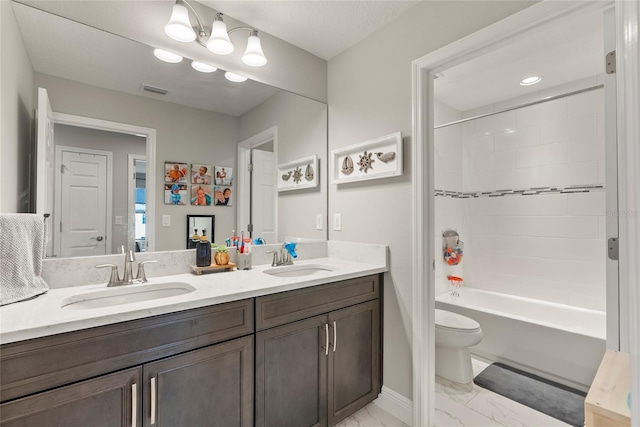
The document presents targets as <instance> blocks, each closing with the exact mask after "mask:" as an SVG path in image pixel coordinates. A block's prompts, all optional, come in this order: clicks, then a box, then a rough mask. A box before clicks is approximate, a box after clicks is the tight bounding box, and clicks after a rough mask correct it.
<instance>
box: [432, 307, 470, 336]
mask: <svg viewBox="0 0 640 427" xmlns="http://www.w3.org/2000/svg"><path fill="white" fill-rule="evenodd" d="M436 327H437V328H445V329H456V330H464V331H477V330H478V329H480V324H479V323H478V322H476V321H475V320H473V319H469V318H468V317H466V316H463V315H462V314H458V313H453V312H451V311H446V310H440V309H437V308H436Z"/></svg>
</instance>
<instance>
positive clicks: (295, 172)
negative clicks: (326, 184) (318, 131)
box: [276, 154, 318, 192]
mask: <svg viewBox="0 0 640 427" xmlns="http://www.w3.org/2000/svg"><path fill="white" fill-rule="evenodd" d="M276 179H277V182H278V191H279V192H280V191H291V190H300V189H302V188H313V187H317V186H318V156H317V155H315V154H314V155H313V156H308V157H303V158H301V159H297V160H293V161H291V162H287V163H282V164H279V165H278V171H277V176H276Z"/></svg>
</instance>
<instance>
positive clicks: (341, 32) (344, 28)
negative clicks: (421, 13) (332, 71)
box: [198, 0, 419, 60]
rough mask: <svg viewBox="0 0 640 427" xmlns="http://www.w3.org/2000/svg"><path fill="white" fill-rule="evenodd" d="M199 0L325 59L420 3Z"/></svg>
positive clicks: (339, 0) (313, 0)
mask: <svg viewBox="0 0 640 427" xmlns="http://www.w3.org/2000/svg"><path fill="white" fill-rule="evenodd" d="M198 1H199V2H200V3H202V4H204V5H207V6H209V7H211V8H212V9H215V10H219V11H220V12H222V13H224V14H227V15H229V16H233V17H234V18H235V19H238V20H240V21H243V22H246V23H247V24H249V25H252V26H254V27H256V28H258V29H260V30H261V31H265V32H267V33H269V34H271V35H273V36H276V37H278V38H280V39H282V40H286V41H288V42H289V43H291V44H293V45H295V46H298V47H299V48H302V49H304V50H306V51H308V52H311V53H313V54H314V55H316V56H318V57H320V58H323V59H325V60H329V59H331V58H333V57H334V56H336V55H337V54H339V53H340V52H342V51H344V50H346V49H348V48H350V47H351V46H353V45H355V44H356V43H358V42H359V41H360V40H362V39H364V38H366V37H367V36H368V35H369V34H371V33H373V32H375V31H376V30H378V29H379V28H381V27H383V26H384V25H386V24H387V23H389V22H390V21H392V20H393V19H395V18H396V17H397V16H398V15H400V14H402V13H403V12H405V11H406V10H407V9H409V8H410V7H412V6H415V5H416V4H417V3H419V1H404V0H392V1H380V0H366V1H365V0H360V1H346V0H332V1H331V0H330V1H325V0H307V1H291V0H289V1H281V0H272V1H237V0H234V1H228V0H198Z"/></svg>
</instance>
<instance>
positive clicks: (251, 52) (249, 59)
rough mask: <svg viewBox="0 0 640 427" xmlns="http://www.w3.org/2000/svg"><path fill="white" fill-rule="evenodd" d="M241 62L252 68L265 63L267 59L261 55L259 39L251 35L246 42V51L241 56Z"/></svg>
mask: <svg viewBox="0 0 640 427" xmlns="http://www.w3.org/2000/svg"><path fill="white" fill-rule="evenodd" d="M242 62H244V63H245V64H247V65H251V66H253V67H261V66H263V65H264V64H266V63H267V58H266V57H265V56H264V53H262V46H261V45H260V38H259V37H258V36H257V35H255V34H251V35H250V36H249V40H248V41H247V50H245V52H244V55H243V56H242Z"/></svg>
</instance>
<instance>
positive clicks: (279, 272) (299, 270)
mask: <svg viewBox="0 0 640 427" xmlns="http://www.w3.org/2000/svg"><path fill="white" fill-rule="evenodd" d="M335 270H336V268H335V267H331V266H330V265H324V264H305V265H289V266H286V267H274V268H270V269H268V270H265V271H264V273H265V274H269V275H271V276H278V277H298V276H309V275H311V274H315V273H318V272H321V271H335Z"/></svg>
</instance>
